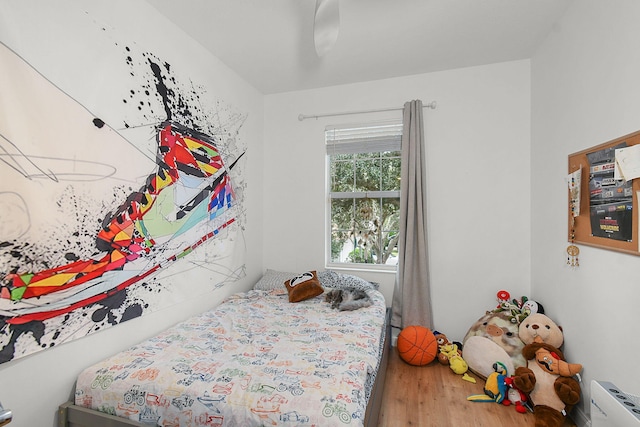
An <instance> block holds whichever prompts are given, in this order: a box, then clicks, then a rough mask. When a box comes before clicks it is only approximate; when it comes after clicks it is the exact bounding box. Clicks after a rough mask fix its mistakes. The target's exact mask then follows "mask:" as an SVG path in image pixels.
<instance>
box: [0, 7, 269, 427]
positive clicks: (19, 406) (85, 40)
mask: <svg viewBox="0 0 640 427" xmlns="http://www.w3.org/2000/svg"><path fill="white" fill-rule="evenodd" d="M0 41H1V42H3V43H5V44H6V45H8V46H9V47H10V48H11V49H13V50H14V51H16V52H17V53H18V54H19V55H21V56H22V57H23V58H24V59H25V60H26V61H27V62H29V63H31V64H32V65H33V66H34V67H35V68H36V69H38V70H39V71H40V72H41V73H42V74H43V75H44V76H45V77H46V78H48V79H49V80H50V81H51V82H52V83H54V84H56V85H57V86H58V87H59V88H60V89H61V90H63V91H64V92H66V93H67V94H69V95H70V96H71V97H73V98H75V99H76V100H78V102H80V103H81V104H83V105H87V106H90V109H91V110H92V111H93V112H94V113H95V114H98V115H99V116H100V117H101V118H103V119H105V121H106V122H107V123H109V124H111V123H115V122H118V123H122V114H123V111H122V110H123V107H122V94H123V93H127V91H128V90H129V89H131V87H129V86H128V85H129V84H130V82H129V81H127V80H126V79H122V78H121V76H122V74H121V73H120V71H122V67H123V66H124V67H126V64H125V61H124V56H123V55H122V52H123V49H124V47H125V46H130V47H132V48H135V49H139V50H140V51H143V52H150V53H152V54H154V55H156V56H157V57H158V58H160V59H162V60H163V61H166V62H167V63H169V64H172V65H173V66H174V68H181V69H182V70H183V71H184V70H188V73H187V75H188V77H189V78H191V79H192V80H191V81H192V82H193V83H194V84H198V85H202V87H205V88H206V89H207V90H208V91H209V93H207V96H209V97H212V98H214V99H218V100H222V101H224V102H226V103H228V104H232V105H233V106H235V107H236V108H237V109H238V110H239V111H241V112H244V113H246V114H247V119H246V121H245V123H244V125H243V126H242V129H241V135H240V137H241V138H244V140H245V141H246V142H247V146H248V150H247V154H246V156H247V157H246V159H247V160H246V166H245V173H246V181H247V189H246V193H245V194H244V197H245V209H246V211H247V219H246V222H245V223H244V226H245V231H244V235H243V236H244V242H241V244H242V245H244V246H245V248H244V251H245V252H246V255H245V260H246V262H245V265H246V267H247V270H246V277H245V278H243V279H241V280H239V281H237V282H235V283H231V284H229V285H226V286H224V287H222V288H221V289H218V290H215V291H213V290H211V291H209V292H208V293H205V294H200V295H191V296H190V297H187V298H186V300H185V301H184V302H182V303H180V304H177V305H173V306H171V307H170V308H168V309H163V310H160V311H156V312H154V313H151V314H148V315H145V316H144V317H141V318H137V319H134V320H130V321H128V322H126V323H123V324H121V325H118V326H116V327H112V328H109V329H107V330H104V331H101V332H97V333H94V334H93V335H90V336H88V337H86V338H82V339H79V340H76V341H73V342H70V343H66V344H62V345H61V346H59V347H54V348H50V349H47V350H44V351H40V352H38V353H36V354H34V355H31V356H27V357H24V358H21V359H17V360H13V361H10V362H7V363H4V364H2V365H0V401H1V402H2V403H3V405H4V406H5V407H6V408H10V409H11V410H12V411H13V414H14V419H13V422H12V423H11V426H12V427H13V426H15V427H32V426H53V425H55V424H54V420H55V418H56V409H57V406H58V405H59V404H60V403H63V402H64V401H66V400H68V399H69V398H70V397H71V393H72V391H73V385H74V381H75V377H76V376H77V374H78V373H79V372H80V371H81V370H82V369H83V368H85V367H87V366H89V365H91V364H92V363H94V362H96V361H98V360H101V359H103V358H104V357H106V356H108V355H110V354H113V353H116V352H118V351H119V350H121V349H124V348H126V347H128V346H130V345H132V344H134V343H137V342H138V341H140V340H142V339H143V338H146V337H148V336H151V335H153V334H155V333H156V332H158V331H160V330H163V329H165V328H167V327H168V326H170V325H172V324H174V323H176V322H178V321H180V320H182V319H185V318H187V317H190V316H192V315H194V314H196V313H199V312H202V311H204V310H206V309H208V308H210V307H213V306H215V305H217V304H218V303H219V302H220V301H221V300H222V299H223V298H224V297H225V296H227V295H229V294H231V293H233V292H237V291H242V290H246V289H247V288H248V287H249V286H250V285H251V284H252V283H255V281H256V280H257V278H258V275H259V274H260V273H261V271H262V254H261V248H262V235H261V233H260V227H261V226H262V224H261V220H260V216H259V211H260V208H261V197H260V194H261V193H262V184H261V179H260V177H261V176H262V173H263V163H262V161H261V158H262V134H263V129H262V119H263V103H262V101H263V98H262V95H261V94H260V93H259V92H258V91H257V90H255V89H254V88H253V87H251V86H250V85H248V84H247V83H246V82H244V81H243V80H241V79H240V78H239V77H238V76H237V75H236V74H235V73H233V72H231V71H230V70H229V69H228V68H227V67H225V66H224V65H223V64H222V63H220V61H218V60H217V59H216V58H214V57H212V56H211V55H210V54H209V53H208V52H206V51H205V50H204V48H202V47H201V46H200V45H198V44H196V43H194V42H193V40H191V39H190V38H188V37H187V36H186V35H185V34H184V33H182V32H181V31H179V30H177V29H176V27H175V26H174V25H172V24H170V23H169V22H168V21H167V20H166V19H165V18H163V17H162V16H161V15H160V14H158V13H157V12H156V11H155V10H154V9H152V8H151V7H150V6H148V5H147V3H145V2H144V1H141V0H121V1H114V2H85V1H81V0H60V1H57V2H46V1H37V0H24V1H23V0H3V1H2V2H0ZM116 51H117V53H115V54H114V52H116ZM176 64H179V65H178V66H176ZM119 76H120V77H119ZM203 99H205V96H204V94H203ZM206 99H210V98H206ZM203 102H204V101H203ZM215 107H216V105H204V106H203V108H215ZM130 135H131V134H129V136H130ZM54 142H55V143H60V141H54ZM52 143H53V142H52ZM208 276H209V274H208V270H207V269H206V268H205V269H201V270H200V272H199V273H195V274H193V273H191V274H190V275H189V276H188V278H189V279H191V280H203V281H208Z"/></svg>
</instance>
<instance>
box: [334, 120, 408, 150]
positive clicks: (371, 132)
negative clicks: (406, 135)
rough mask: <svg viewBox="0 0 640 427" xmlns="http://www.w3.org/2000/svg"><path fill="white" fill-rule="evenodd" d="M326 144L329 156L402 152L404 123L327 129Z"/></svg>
mask: <svg viewBox="0 0 640 427" xmlns="http://www.w3.org/2000/svg"><path fill="white" fill-rule="evenodd" d="M325 142H326V145H327V154H329V155H335V154H355V153H372V152H381V151H400V146H401V143H402V123H398V122H393V123H378V124H371V125H367V126H346V127H327V128H326V129H325Z"/></svg>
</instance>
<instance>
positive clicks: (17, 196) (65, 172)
mask: <svg viewBox="0 0 640 427" xmlns="http://www.w3.org/2000/svg"><path fill="white" fill-rule="evenodd" d="M122 54H123V60H124V61H125V63H126V64H127V67H128V68H129V72H130V76H131V81H132V87H131V88H130V89H128V92H127V93H123V98H122V104H123V105H122V116H121V117H122V119H121V121H120V122H119V123H109V121H108V120H104V119H103V118H102V117H100V116H98V115H96V114H95V112H94V111H89V109H88V108H87V107H86V106H84V105H82V104H81V103H79V102H77V101H76V100H75V99H73V98H71V97H70V96H68V95H67V94H65V93H64V92H62V91H61V90H60V89H58V88H57V87H56V86H55V85H53V84H52V83H51V82H49V81H48V80H47V79H45V78H44V77H43V76H41V75H40V74H39V73H38V72H37V71H36V70H34V69H33V68H32V67H31V66H30V65H29V64H27V63H26V62H25V61H23V60H22V59H21V58H20V57H18V56H17V55H15V53H14V52H12V51H11V50H10V49H8V48H7V47H6V46H4V45H0V68H1V69H2V75H3V76H5V75H6V76H9V79H4V78H3V79H2V81H0V93H2V94H3V96H2V98H1V99H0V148H1V150H0V171H1V174H2V177H3V179H2V182H1V183H0V280H1V281H0V363H3V362H7V361H9V360H13V359H15V358H18V357H22V356H25V355H28V354H31V353H34V352H36V351H39V350H43V349H45V348H48V347H52V346H55V345H57V344H60V343H63V342H66V341H70V340H73V339H77V338H80V337H82V336H86V335H87V334H90V333H92V332H95V331H98V330H101V329H104V328H106V327H110V326H113V325H116V324H118V323H121V322H123V321H126V320H129V319H132V318H135V317H138V316H141V315H143V314H145V313H146V312H149V311H153V310H156V309H158V308H161V307H166V306H168V305H170V304H172V303H176V302H179V301H180V300H181V298H184V296H185V295H187V296H188V295H191V296H193V294H197V293H203V292H206V291H210V290H211V289H212V287H216V286H221V285H222V284H224V283H227V282H232V281H235V280H237V279H238V278H239V277H242V276H243V275H244V256H243V253H242V252H243V250H244V249H243V248H242V247H241V244H240V242H241V241H242V238H241V237H240V236H241V233H242V229H243V226H242V224H243V222H244V212H243V207H242V204H243V203H242V202H243V192H244V186H245V184H244V181H243V179H242V172H241V169H242V163H243V160H244V153H245V151H246V149H245V148H244V147H243V146H242V145H243V144H242V143H241V142H240V138H239V131H240V128H241V126H242V124H243V122H244V120H245V119H246V116H245V115H243V114H240V113H236V112H234V111H233V109H232V108H231V107H225V106H223V105H222V104H221V103H220V102H216V103H213V104H212V105H213V108H212V109H211V110H208V109H206V108H204V107H203V105H204V103H203V101H202V99H201V96H202V94H203V93H204V92H205V91H204V89H203V88H199V87H197V85H194V84H193V82H191V81H186V82H185V83H183V84H181V83H180V82H181V81H183V80H180V79H178V78H177V77H176V76H175V75H174V74H173V71H172V69H171V67H170V66H169V65H168V64H166V63H163V62H162V61H160V60H159V59H158V58H156V57H154V56H153V55H152V54H149V53H141V54H138V55H135V54H134V53H133V52H132V49H130V48H129V47H124V48H122ZM136 57H138V58H139V59H138V60H136V59H135V58H136ZM141 134H144V135H145V138H144V139H143V140H140V139H139V138H138V137H137V135H141ZM197 269H206V273H207V274H206V276H207V278H208V281H209V283H206V282H207V281H203V282H204V283H193V282H199V281H187V282H189V283H184V282H183V281H181V280H180V278H185V277H187V278H188V277H191V276H190V275H189V273H190V272H193V271H194V270H197ZM192 276H193V277H200V276H201V275H200V276H199V275H196V274H195V273H193V275H192Z"/></svg>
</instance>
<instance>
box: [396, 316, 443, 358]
mask: <svg viewBox="0 0 640 427" xmlns="http://www.w3.org/2000/svg"><path fill="white" fill-rule="evenodd" d="M397 345H398V353H399V354H400V358H402V360H404V361H405V362H407V363H408V364H410V365H415V366H424V365H427V364H429V363H431V362H432V361H433V359H435V358H436V355H437V354H438V342H437V341H436V337H435V336H434V335H433V332H431V330H430V329H429V328H425V327H424V326H407V327H406V328H404V329H403V330H402V331H401V332H400V334H399V335H398V344H397Z"/></svg>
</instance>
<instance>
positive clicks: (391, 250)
mask: <svg viewBox="0 0 640 427" xmlns="http://www.w3.org/2000/svg"><path fill="white" fill-rule="evenodd" d="M381 224H382V226H381V227H380V246H381V248H382V249H381V257H380V264H388V265H396V264H397V263H398V237H399V231H400V199H397V198H383V199H382V218H381Z"/></svg>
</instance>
